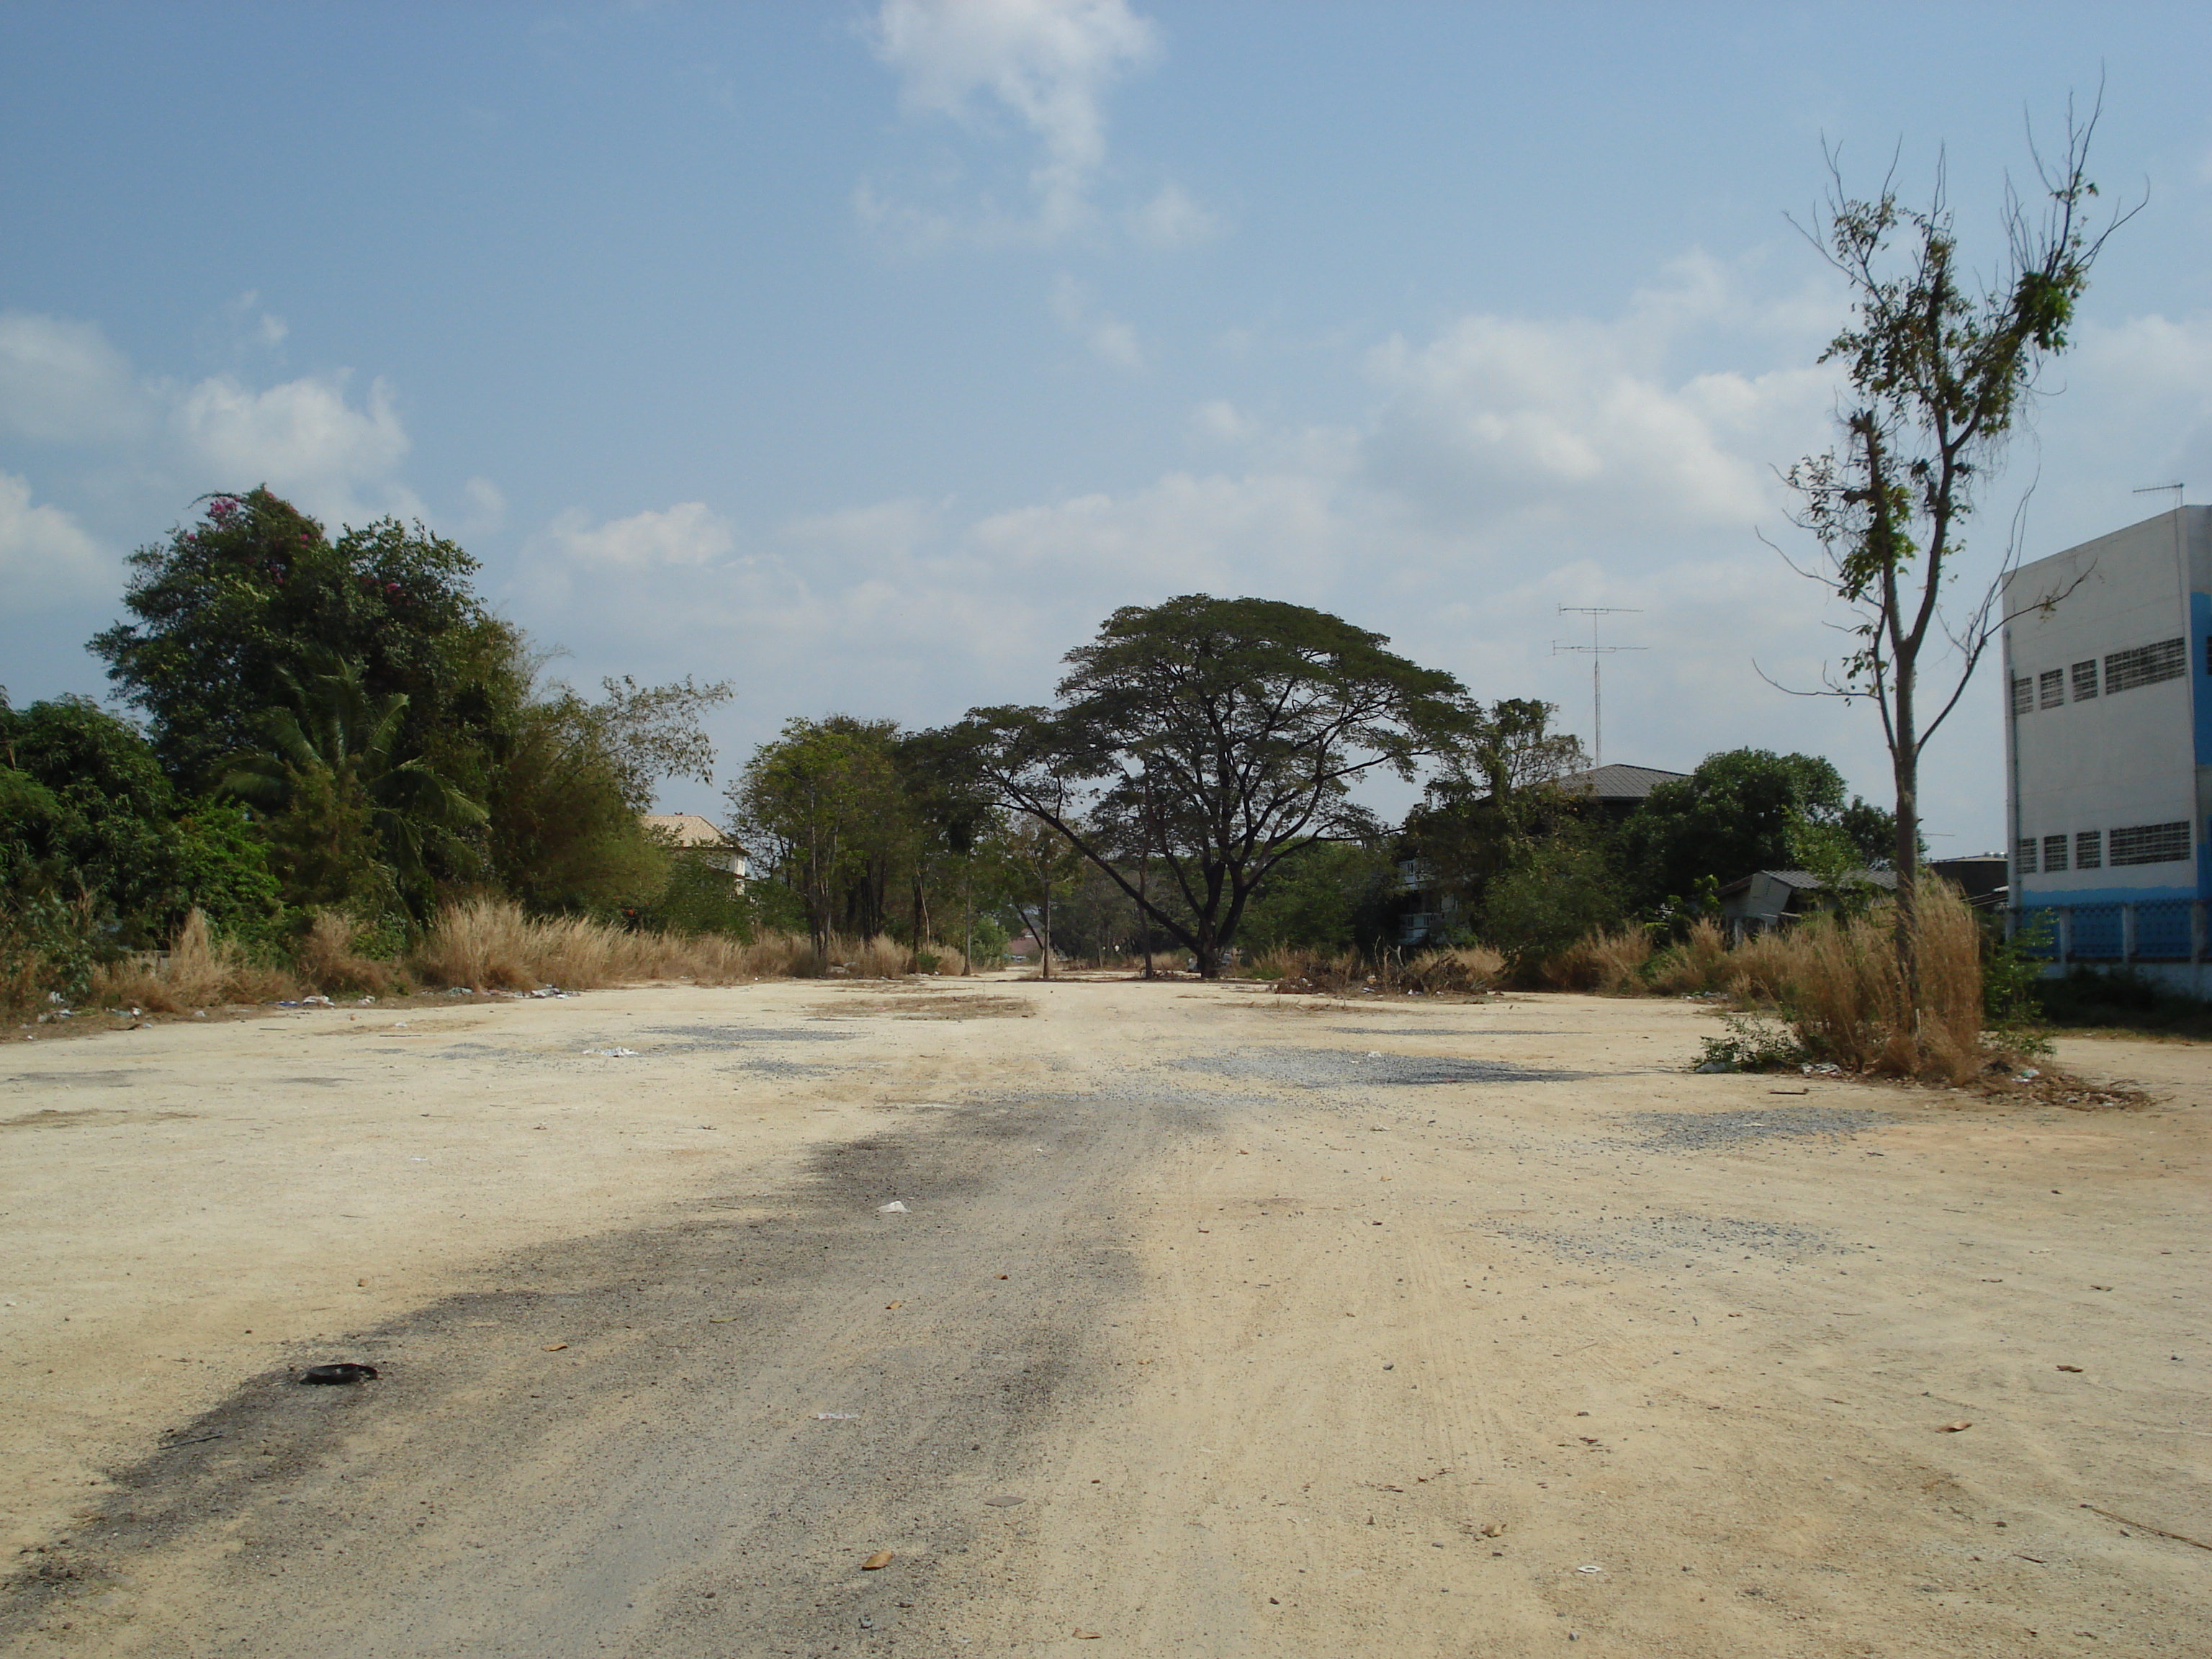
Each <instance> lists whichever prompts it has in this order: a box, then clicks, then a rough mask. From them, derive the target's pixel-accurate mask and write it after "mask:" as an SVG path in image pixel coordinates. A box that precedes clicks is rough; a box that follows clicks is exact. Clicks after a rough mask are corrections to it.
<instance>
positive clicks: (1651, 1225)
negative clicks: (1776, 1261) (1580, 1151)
mask: <svg viewBox="0 0 2212 1659" xmlns="http://www.w3.org/2000/svg"><path fill="white" fill-rule="evenodd" d="M1497 1231H1498V1232H1500V1233H1502V1234H1504V1236H1505V1237H1508V1238H1516V1239H1519V1240H1521V1241H1522V1243H1528V1244H1541V1246H1543V1248H1544V1249H1547V1250H1549V1251H1551V1252H1552V1253H1553V1255H1559V1256H1563V1257H1565V1258H1567V1259H1568V1260H1571V1261H1591V1262H1597V1261H1665V1260H1666V1259H1667V1258H1668V1257H1669V1256H1680V1257H1683V1258H1684V1259H1685V1260H1684V1265H1688V1262H1689V1261H1692V1260H1694V1259H1695V1258H1696V1257H1697V1256H1698V1255H1728V1256H1731V1257H1741V1256H1747V1255H1779V1256H1787V1257H1797V1256H1807V1255H1838V1254H1839V1253H1841V1252H1842V1251H1844V1250H1847V1249H1863V1246H1857V1245H1846V1244H1841V1243H1838V1242H1837V1241H1836V1240H1835V1239H1833V1238H1832V1237H1829V1236H1828V1235H1827V1234H1826V1233H1822V1232H1815V1231H1811V1230H1810V1229H1808V1228H1804V1227H1792V1226H1790V1225H1786V1224H1784V1223H1783V1222H1778V1221H1744V1220H1740V1219H1736V1218H1730V1217H1726V1216H1636V1217H1623V1218H1621V1219H1620V1220H1619V1221H1617V1222H1601V1223H1600V1224H1599V1225H1597V1226H1596V1227H1594V1228H1589V1229H1586V1230H1583V1231H1563V1230H1561V1229H1559V1228H1554V1227H1529V1226H1522V1225H1507V1226H1501V1227H1499V1228H1498V1229H1497Z"/></svg>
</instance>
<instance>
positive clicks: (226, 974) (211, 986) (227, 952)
mask: <svg viewBox="0 0 2212 1659" xmlns="http://www.w3.org/2000/svg"><path fill="white" fill-rule="evenodd" d="M91 990H92V1000H93V1001H94V1002H96V1003H118V1004H125V1005H128V1006H131V1007H134V1008H144V1009H147V1010H149V1011H150V1012H154V1013H158V1014H185V1013H190V1012H192V1011H193V1010H194V1009H196V1008H213V1007H220V1006H222V1005H223V1004H225V1003H230V1002H277V1001H282V1000H285V999H287V998H290V997H296V996H298V995H299V994H301V985H300V982H299V981H298V980H296V979H295V978H294V977H293V976H292V975H289V974H288V973H286V972H284V971H283V969H276V968H269V967H264V965H262V964H261V963H257V962H255V961H253V960H252V958H251V957H248V956H247V955H246V951H244V950H243V949H241V948H240V946H239V945H237V943H236V942H234V940H231V939H218V938H217V937H216V935H215V933H213V931H212V930H210V928H209V927H208V920H207V918H206V917H205V916H204V915H201V914H200V912H198V911H197V910H195V911H193V912H192V913H191V915H188V916H186V917H185V925H184V926H183V927H179V929H178V930H177V936H176V938H174V939H172V940H171V941H170V942H169V948H168V950H167V951H166V952H164V953H162V954H161V955H158V956H157V955H155V954H152V953H143V954H140V955H137V956H131V957H125V958H124V959H123V960H122V961H120V962H112V963H102V964H101V965H100V966H99V967H96V968H94V969H93V970H92V987H91Z"/></svg>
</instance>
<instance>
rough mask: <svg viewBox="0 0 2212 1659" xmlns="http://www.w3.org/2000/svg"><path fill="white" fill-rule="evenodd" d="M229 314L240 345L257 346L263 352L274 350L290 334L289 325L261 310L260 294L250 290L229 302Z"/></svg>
mask: <svg viewBox="0 0 2212 1659" xmlns="http://www.w3.org/2000/svg"><path fill="white" fill-rule="evenodd" d="M230 313H231V316H232V318H233V319H234V323H235V325H236V328H237V333H238V337H239V339H240V342H241V343H248V344H252V345H258V346H260V347H261V348H263V349H264V350H270V351H273V350H275V349H276V348H277V347H278V346H280V345H283V343H284V340H285V337H286V336H288V335H289V334H290V333H291V331H292V327H291V325H290V324H289V323H287V322H286V321H285V320H284V319H283V318H282V317H279V316H277V315H276V313H274V312H270V311H264V310H263V309H262V308H261V292H260V290H259V289H251V288H249V289H246V292H245V293H243V294H241V295H239V296H238V297H237V298H236V299H235V300H233V301H231V302H230Z"/></svg>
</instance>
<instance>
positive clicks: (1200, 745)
mask: <svg viewBox="0 0 2212 1659" xmlns="http://www.w3.org/2000/svg"><path fill="white" fill-rule="evenodd" d="M1388 643H1389V641H1387V640H1386V639H1384V638H1383V636H1382V635H1378V634H1372V633H1369V632H1367V631H1366V630H1364V629H1358V628H1354V627H1353V626H1352V624H1350V623H1346V622H1345V621H1343V620H1341V619H1340V618H1339V617H1332V616H1329V615H1328V614H1326V613H1325V612H1322V611H1313V610H1309V609H1307V608H1306V607H1304V606H1303V605H1287V604H1284V603H1281V602H1279V601H1276V600H1269V599H1214V598H1212V597H1211V596H1210V595H1207V594H1203V593H1197V594H1188V595H1186V596H1184V597H1182V598H1180V599H1170V600H1169V601H1167V602H1166V603H1165V604H1163V605H1153V606H1150V607H1136V606H1131V607H1128V608H1126V609H1124V610H1121V611H1115V613H1114V614H1113V616H1111V617H1109V618H1108V619H1107V621H1106V623H1105V624H1104V625H1103V627H1102V628H1101V629H1100V630H1099V634H1098V637H1097V640H1096V641H1093V642H1092V643H1091V644H1089V645H1086V646H1082V647H1079V648H1077V649H1076V650H1074V651H1072V652H1070V653H1068V655H1067V658H1066V661H1067V663H1068V664H1069V665H1070V666H1069V672H1068V673H1067V675H1066V677H1065V678H1063V679H1062V680H1061V681H1060V685H1059V688H1058V693H1059V696H1060V703H1059V705H1058V707H1056V708H1050V709H1047V708H979V709H973V710H970V711H969V726H968V732H969V735H970V738H971V740H972V741H973V742H974V743H975V752H976V755H977V757H978V759H979V762H980V763H981V766H982V767H983V769H984V771H985V775H987V777H988V778H989V779H990V781H991V783H992V785H993V787H994V788H995V789H996V790H997V791H998V792H999V795H1000V799H1002V800H1003V801H1004V803H1005V804H1006V805H1008V806H1010V807H1012V808H1015V809H1018V810H1019V811H1024V812H1027V813H1029V814H1030V815H1031V816H1032V817H1036V818H1037V819H1038V820H1040V821H1041V822H1042V823H1047V824H1049V825H1050V826H1051V827H1052V828H1053V829H1055V830H1057V831H1058V832H1059V833H1060V835H1061V836H1064V837H1066V840H1067V842H1068V843H1069V844H1070V845H1071V846H1073V848H1075V849H1076V850H1077V851H1078V852H1079V853H1080V854H1082V855H1083V856H1084V857H1085V858H1087V859H1089V860H1091V863H1092V864H1094V865H1095V866H1097V867H1098V868H1099V869H1100V870H1101V871H1102V872H1104V873H1105V874H1106V875H1107V876H1108V877H1109V878H1110V879H1111V880H1113V881H1114V882H1115V884H1118V885H1119V886H1120V887H1121V890H1123V892H1125V893H1126V894H1127V896H1129V897H1131V898H1132V899H1135V900H1138V902H1139V903H1140V905H1141V906H1142V908H1143V909H1144V910H1145V912H1146V915H1147V916H1148V917H1149V918H1150V919H1151V921H1152V922H1153V923H1154V924H1156V925H1157V926H1158V927H1159V928H1160V929H1162V930H1163V931H1164V932H1165V933H1168V934H1170V936H1171V937H1173V938H1175V939H1177V940H1179V941H1180V942H1181V943H1182V945H1184V946H1185V947H1186V948H1187V949H1188V950H1189V951H1191V953H1192V954H1193V956H1194V957H1195V958H1196V959H1197V962H1198V966H1199V971H1200V974H1201V975H1205V976H1206V977H1207V978H1212V977H1215V976H1217V975H1218V974H1219V973H1220V971H1221V959H1222V952H1223V951H1224V950H1225V948H1226V947H1227V946H1228V945H1230V943H1231V941H1232V940H1233V939H1235V938H1236V936H1237V928H1238V927H1239V925H1240V923H1241V922H1242V921H1243V916H1244V912H1245V909H1246V907H1247V906H1248V905H1249V903H1250V902H1251V900H1252V896H1253V894H1254V893H1255V891H1256V890H1257V889H1258V888H1259V886H1260V884H1261V883H1262V882H1263V881H1265V880H1266V879H1267V877H1268V876H1269V875H1270V874H1272V873H1273V872H1274V871H1275V870H1276V869H1277V868H1278V867H1279V866H1282V865H1283V864H1285V862H1287V861H1289V860H1293V859H1295V858H1297V856H1298V855H1299V854H1303V853H1304V852H1305V851H1306V850H1307V849H1309V848H1311V847H1313V846H1314V845H1316V844H1317V843H1320V842H1332V841H1345V840H1354V841H1357V840H1365V839H1370V838H1371V837H1372V836H1374V835H1375V834H1376V832H1377V830H1378V829H1379V826H1378V825H1377V824H1376V822H1375V820H1374V818H1373V817H1372V815H1371V814H1370V813H1368V812H1367V811H1364V809H1362V808H1361V807H1359V806H1358V805H1356V804H1355V803H1354V802H1353V801H1352V799H1351V788H1352V784H1353V783H1354V782H1356V781H1358V779H1359V778H1361V777H1362V776H1364V775H1365V774H1366V773H1367V772H1369V771H1370V770H1372V769H1375V768H1376V767H1378V766H1379V767H1387V768H1389V769H1392V770H1394V771H1395V772H1397V773H1398V774H1399V775H1401V776H1403V777H1407V778H1410V777H1411V776H1412V775H1413V766H1414V763H1415V761H1416V760H1417V759H1418V758H1419V757H1420V756H1421V755H1422V754H1423V753H1425V752H1426V751H1427V750H1430V749H1432V748H1433V747H1435V746H1436V745H1437V744H1438V743H1439V742H1441V741H1442V740H1443V738H1446V737H1447V736H1448V735H1449V734H1450V733H1452V732H1456V731H1459V730H1462V729H1463V727H1464V725H1465V722H1466V713H1467V711H1466V707H1465V702H1464V694H1463V691H1462V688H1461V686H1460V684H1459V682H1458V681H1457V680H1455V679H1454V678H1452V677H1451V676H1450V675H1449V674H1446V673H1443V672H1441V671H1437V670H1434V669H1425V668H1422V667H1419V666H1418V665H1415V664H1413V663H1412V662H1409V661H1407V659H1405V658H1403V657H1399V656H1395V655H1394V654H1392V653H1390V652H1389V651H1387V650H1385V649H1384V648H1383V647H1385V646H1386V645H1388ZM1130 850H1140V851H1142V852H1145V853H1147V854H1150V855H1151V856H1152V857H1156V858H1157V859H1158V863H1159V866H1160V868H1161V870H1162V871H1163V872H1164V874H1165V876H1166V878H1167V884H1168V885H1169V886H1170V888H1171V889H1172V890H1173V892H1174V894H1175V895H1176V897H1177V898H1178V899H1179V900H1180V903H1179V904H1178V905H1176V906H1173V907H1170V905H1167V904H1164V903H1163V902H1161V901H1160V900H1158V899H1157V898H1154V897H1153V896H1152V895H1151V894H1149V893H1146V894H1144V895H1142V896H1140V895H1139V887H1138V884H1136V883H1133V881H1132V880H1131V879H1130V878H1129V875H1128V874H1127V872H1125V871H1124V870H1123V869H1122V868H1121V863H1123V862H1126V854H1127V852H1128V851H1130ZM1117 852H1118V853H1121V854H1124V855H1125V857H1124V858H1123V859H1122V860H1117V859H1116V856H1115V854H1117Z"/></svg>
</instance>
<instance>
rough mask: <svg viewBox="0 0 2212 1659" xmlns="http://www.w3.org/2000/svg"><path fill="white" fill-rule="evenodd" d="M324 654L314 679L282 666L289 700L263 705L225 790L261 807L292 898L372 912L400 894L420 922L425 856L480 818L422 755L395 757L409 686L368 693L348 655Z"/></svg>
mask: <svg viewBox="0 0 2212 1659" xmlns="http://www.w3.org/2000/svg"><path fill="white" fill-rule="evenodd" d="M317 666H318V669H319V671H318V672H316V673H314V674H313V676H312V677H310V678H305V679H301V678H295V676H294V675H293V673H292V671H290V670H289V669H280V670H279V671H278V673H279V676H280V678H281V679H282V680H283V684H284V685H285V686H286V688H287V690H289V691H290V693H291V696H292V702H293V705H294V706H293V707H292V708H289V709H288V708H272V709H268V710H265V711H264V714H263V715H262V720H261V729H262V738H263V742H262V745H261V746H260V747H258V748H256V749H252V750H246V751H245V752H243V753H240V754H239V755H236V756H234V757H232V762H231V766H230V769H229V770H228V773H227V774H226V775H225V776H224V778H223V783H222V787H223V789H224V790H225V792H226V793H229V794H232V795H234V796H236V797H237V798H239V799H241V800H244V801H246V802H247V803H248V804H249V805H253V806H255V807H258V808H259V809H260V810H261V811H263V812H264V813H265V814H266V815H267V821H268V824H269V839H270V845H271V848H272V849H273V850H274V853H275V855H276V865H277V867H278V871H279V873H280V875H281V877H282V878H283V884H284V888H285V894H286V896H287V898H289V900H290V902H292V903H294V904H295V905H301V906H311V905H331V906H336V907H339V908H349V909H351V910H353V911H354V912H355V913H356V915H361V916H362V917H363V918H364V919H367V918H368V917H370V916H374V915H378V914H380V913H382V912H383V911H384V910H386V908H389V905H390V903H391V902H392V901H394V900H398V901H399V902H404V904H406V906H407V908H409V909H410V911H411V912H412V913H414V915H416V917H417V918H418V919H419V918H420V917H421V916H422V915H424V914H426V913H427V911H428V908H429V905H430V902H431V900H432V898H433V896H434V892H433V888H432V884H431V857H432V854H434V853H435V852H439V851H444V850H446V849H447V848H448V847H449V846H451V845H452V844H453V843H454V842H456V841H457V839H458V837H459V835H460V833H461V832H462V831H464V830H466V829H472V828H474V827H476V826H477V825H479V824H482V823H484V822H485V819H486V817H487V814H486V813H485V811H484V808H483V805H482V804H481V803H479V802H477V801H475V800H471V799H470V798H469V797H468V796H467V795H466V794H465V793H463V792H462V791H461V789H460V788H459V787H457V786H456V785H455V784H454V783H453V781H451V780H450V779H448V778H447V777H444V776H443V775H441V774H440V773H439V772H438V770H437V769H436V768H435V767H434V766H432V765H431V764H430V763H429V762H428V761H426V760H423V759H422V758H420V757H416V758H413V759H405V760H403V759H401V758H399V756H398V745H399V741H400V734H401V726H402V722H403V721H404V719H405V717H406V714H407V705H408V698H407V696H405V694H404V693H401V692H392V693H389V694H387V695H385V696H374V695H372V694H371V693H370V692H369V691H368V689H367V687H365V686H364V685H363V684H362V677H361V673H360V671H359V670H358V669H357V668H356V666H355V665H353V664H352V663H350V662H348V661H346V660H344V659H339V658H334V657H331V656H329V655H327V654H323V653H319V661H318V664H317ZM447 861H448V862H449V863H450V862H451V860H450V859H449V860H447Z"/></svg>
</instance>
